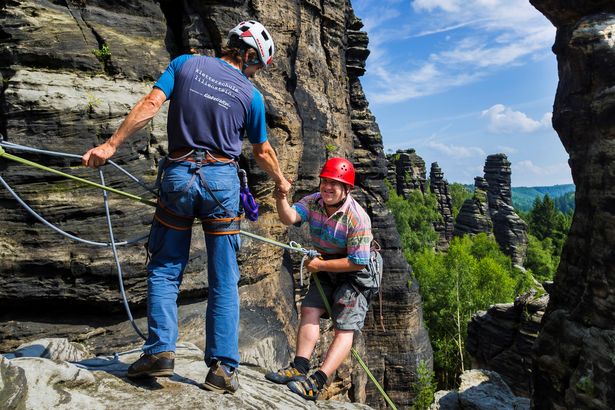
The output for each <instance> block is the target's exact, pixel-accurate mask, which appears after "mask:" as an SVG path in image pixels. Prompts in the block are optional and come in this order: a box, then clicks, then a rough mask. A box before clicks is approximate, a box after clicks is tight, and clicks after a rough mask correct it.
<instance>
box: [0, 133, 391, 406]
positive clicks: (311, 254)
mask: <svg viewBox="0 0 615 410" xmlns="http://www.w3.org/2000/svg"><path fill="white" fill-rule="evenodd" d="M4 147H6V148H11V149H15V150H21V151H26V152H35V153H39V154H44V155H51V156H61V157H67V158H75V159H77V158H79V159H80V158H81V157H80V156H78V155H74V154H68V153H62V152H56V151H47V150H41V149H36V148H32V147H26V146H23V145H18V144H14V143H10V142H7V141H4V139H3V137H2V135H1V134H0V158H2V157H4V158H7V159H10V160H12V161H15V162H18V163H21V164H23V165H28V166H31V167H34V168H38V169H41V170H44V171H47V172H51V173H53V174H56V175H60V176H63V177H66V178H68V179H72V180H74V181H78V182H81V183H83V184H86V185H90V186H93V187H96V188H99V189H101V190H102V191H103V199H104V205H105V214H106V220H107V228H108V231H109V241H110V242H109V243H103V242H95V241H88V240H85V239H82V238H78V237H76V236H74V235H71V234H69V233H68V232H65V231H63V230H62V229H60V228H58V227H57V226H55V225H53V224H51V223H50V222H49V221H47V220H45V219H44V218H43V217H42V216H40V215H38V214H37V213H36V212H35V211H34V210H33V209H32V208H31V207H29V206H28V205H27V204H26V203H25V201H23V200H22V199H21V198H20V197H19V196H18V195H17V193H15V191H14V190H13V189H11V187H10V186H9V184H8V183H7V182H6V181H5V180H4V179H3V178H2V177H1V176H0V183H2V185H3V186H4V187H5V188H6V189H7V190H8V191H9V193H11V195H12V196H13V197H14V198H15V199H16V200H17V201H18V202H19V204H20V205H22V206H23V207H24V208H25V209H26V210H27V211H28V212H29V213H31V214H32V215H33V216H34V217H35V218H36V219H38V220H39V221H41V222H42V223H43V224H45V225H46V226H48V227H50V228H51V229H53V230H55V231H56V232H58V233H61V234H62V235H64V236H66V237H68V238H70V239H73V240H76V241H79V242H82V243H86V244H89V245H94V246H105V247H111V250H112V252H113V257H114V260H115V264H116V268H117V271H118V282H119V286H120V293H121V295H122V300H123V303H124V308H125V310H126V313H127V315H128V318H129V320H130V323H131V325H132V327H133V329H134V330H135V332H136V333H137V334H138V335H139V336H140V337H141V338H142V339H144V340H145V339H146V337H145V335H144V334H143V332H141V330H140V329H139V327H138V326H137V325H136V323H135V320H134V318H133V316H132V313H131V311H130V306H129V304H128V299H127V297H126V292H125V289H124V281H123V273H122V268H121V264H120V260H119V256H118V253H117V246H119V245H129V244H133V243H136V242H138V241H140V240H142V239H144V238H146V237H147V235H145V236H144V237H142V238H138V239H134V240H132V241H123V242H118V243H116V242H115V238H114V236H113V226H112V223H111V213H110V210H109V202H108V195H107V192H113V193H115V194H118V195H121V196H124V197H126V198H129V199H132V200H133V201H137V202H140V203H143V204H146V205H150V206H154V207H155V206H156V203H155V202H153V201H150V200H147V199H143V198H141V197H139V196H137V195H133V194H130V193H128V192H124V191H121V190H119V189H115V188H112V187H109V186H106V185H105V179H104V173H103V170H102V168H100V167H99V168H98V171H99V176H100V180H101V183H100V184H98V183H96V182H92V181H89V180H87V179H84V178H79V177H76V176H74V175H70V174H67V173H65V172H62V171H58V170H56V169H53V168H50V167H47V166H44V165H42V164H38V163H36V162H33V161H29V160H27V159H25V158H21V157H19V156H16V155H12V154H9V153H7V152H6V151H5V150H4ZM107 162H108V163H110V164H111V165H112V166H114V167H115V168H117V169H118V170H120V171H121V172H122V173H124V174H125V175H127V176H128V177H129V178H130V179H132V180H133V181H135V182H136V183H138V184H139V185H141V186H142V187H144V188H145V189H147V190H148V191H149V192H152V193H153V194H156V192H155V191H154V190H153V189H151V188H149V187H148V186H147V185H146V184H145V183H143V182H142V181H141V180H139V179H138V178H136V177H135V176H133V175H131V174H130V173H129V172H128V171H126V170H124V169H123V168H122V167H120V166H119V165H117V164H116V163H114V162H112V161H107ZM239 233H240V234H242V235H245V236H248V237H250V238H253V239H256V240H259V241H262V242H265V243H269V244H271V245H274V246H278V247H280V248H284V249H287V250H289V251H293V252H299V253H301V254H303V258H302V259H301V268H300V269H301V270H300V276H301V286H303V266H304V263H305V261H306V260H307V259H308V258H315V257H318V256H320V254H319V253H318V252H317V251H315V250H310V249H306V248H304V247H302V246H301V245H300V244H298V243H297V242H294V241H291V242H290V243H289V244H288V245H286V244H284V243H281V242H278V241H275V240H273V239H270V238H265V237H262V236H259V235H256V234H253V233H250V232H246V231H244V230H241V231H240V232H239ZM312 278H313V280H314V283H315V284H316V287H317V288H318V292H319V293H320V296H321V298H322V299H323V302H324V304H325V307H326V309H327V312H328V313H329V316H331V306H330V304H329V301H328V300H327V297H326V295H325V293H324V290H323V288H322V285H321V283H320V280H319V279H318V275H317V274H316V273H312ZM351 353H352V355H353V357H354V358H355V359H356V360H357V362H358V363H359V366H361V368H362V369H363V370H364V371H365V373H366V374H367V376H368V377H369V379H370V380H371V381H372V383H374V385H375V386H376V389H377V390H378V392H379V393H380V394H381V395H382V397H383V398H384V400H385V401H386V403H387V404H388V405H389V406H390V407H391V408H392V409H394V410H397V407H396V406H395V404H394V403H393V401H392V400H391V399H390V398H389V396H388V395H387V393H386V392H385V391H384V389H383V388H382V386H381V385H380V383H379V382H378V380H376V378H375V377H374V375H373V374H372V372H371V371H370V370H369V368H368V367H367V364H366V363H365V362H364V361H363V359H362V358H361V356H360V355H359V352H357V350H356V349H355V348H354V347H351ZM114 359H117V358H114Z"/></svg>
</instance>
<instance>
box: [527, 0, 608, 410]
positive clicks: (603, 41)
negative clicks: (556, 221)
mask: <svg viewBox="0 0 615 410" xmlns="http://www.w3.org/2000/svg"><path fill="white" fill-rule="evenodd" d="M531 3H532V4H533V5H534V6H535V7H536V8H537V9H538V10H540V11H541V12H542V13H543V14H544V15H545V16H546V17H547V18H548V19H549V20H550V21H551V22H552V23H553V24H554V25H555V26H556V27H557V35H556V39H555V44H554V46H553V51H554V53H555V54H556V56H557V61H558V72H559V84H558V88H557V95H556V97H555V104H554V109H553V126H554V128H555V130H556V131H557V133H558V134H559V137H560V139H561V140H562V143H563V144H564V148H565V149H566V151H567V152H568V154H569V155H570V160H569V164H570V168H571V170H572V178H573V180H574V183H575V185H576V210H575V214H574V217H573V221H572V227H571V229H570V233H569V236H568V241H567V242H566V245H565V246H564V250H563V253H562V256H561V260H560V265H559V268H558V270H557V273H556V276H555V280H554V286H553V288H552V289H551V290H550V291H549V295H550V300H549V305H548V307H547V312H546V314H545V317H544V319H543V328H542V331H541V333H540V335H539V337H538V340H537V342H536V345H535V359H534V365H533V377H534V395H533V400H534V406H535V408H539V409H555V408H570V409H572V408H575V409H576V408H592V409H609V408H612V407H613V403H615V384H613V382H612V380H613V374H614V373H615V361H614V360H613V359H614V357H613V352H614V351H615V337H614V335H615V316H614V312H615V286H614V285H613V284H614V283H615V258H614V255H615V254H614V253H613V249H614V248H615V243H614V241H615V210H614V207H613V204H615V188H614V186H613V181H612V180H613V175H614V174H615V150H614V149H613V140H614V138H615V115H614V113H615V70H613V66H615V43H614V41H613V38H614V36H615V33H614V27H615V3H613V1H611V0H595V1H572V2H571V1H563V0H531Z"/></svg>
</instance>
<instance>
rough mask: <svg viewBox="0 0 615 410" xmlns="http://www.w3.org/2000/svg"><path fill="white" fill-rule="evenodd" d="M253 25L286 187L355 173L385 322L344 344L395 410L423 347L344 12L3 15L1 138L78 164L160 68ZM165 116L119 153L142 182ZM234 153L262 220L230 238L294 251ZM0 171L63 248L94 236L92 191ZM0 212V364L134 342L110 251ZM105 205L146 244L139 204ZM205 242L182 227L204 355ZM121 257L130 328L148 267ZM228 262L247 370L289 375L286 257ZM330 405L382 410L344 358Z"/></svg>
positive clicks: (35, 10)
mask: <svg viewBox="0 0 615 410" xmlns="http://www.w3.org/2000/svg"><path fill="white" fill-rule="evenodd" d="M248 16H250V17H254V18H256V19H258V20H260V21H261V22H263V23H264V24H265V25H266V26H267V27H268V28H269V29H270V31H271V32H272V33H273V35H274V36H275V41H276V46H277V54H276V57H275V64H274V66H273V67H272V68H271V69H269V70H267V71H265V72H263V73H260V74H259V75H258V76H257V78H256V80H255V81H256V84H257V86H258V87H259V88H260V90H261V91H262V92H263V94H264V96H265V99H266V103H267V112H268V116H267V122H268V127H269V135H270V140H271V142H272V145H273V146H274V147H275V148H276V149H277V152H278V156H279V158H280V160H281V163H282V167H283V170H284V172H285V173H286V174H287V175H288V176H289V177H290V178H292V179H293V180H295V181H297V182H296V184H295V189H296V191H295V192H296V193H295V199H296V198H298V197H299V196H300V195H303V194H305V193H306V192H310V191H313V190H314V189H316V186H317V174H318V170H319V167H320V166H321V164H322V163H323V162H324V160H325V159H326V158H327V156H329V155H340V156H348V157H349V158H351V159H352V160H353V161H354V162H355V164H356V166H357V170H358V174H359V175H360V178H359V180H358V187H357V189H356V190H355V194H356V197H357V198H358V200H359V201H360V202H361V203H362V204H364V205H365V207H366V209H367V211H368V213H369V214H370V216H371V217H372V222H373V226H374V233H375V237H376V239H377V240H378V241H379V243H380V245H381V246H382V247H383V256H384V258H385V280H384V289H383V296H384V303H383V315H384V318H385V327H386V331H377V330H375V325H374V320H373V315H372V316H370V317H369V318H368V321H367V323H366V328H365V330H364V332H363V334H362V337H360V338H359V339H358V340H357V347H358V348H359V350H360V351H361V352H362V353H363V355H364V358H365V359H366V361H367V363H368V364H369V365H370V367H371V368H372V370H373V372H374V374H375V375H376V377H377V378H378V380H379V381H380V382H381V383H382V384H383V386H384V388H385V389H386V390H387V392H388V393H389V394H390V396H391V398H392V399H393V401H395V402H396V403H397V404H399V405H402V406H403V405H408V404H409V403H410V402H411V397H410V394H409V389H408V386H409V385H410V384H411V383H412V382H413V381H414V377H415V374H416V363H418V362H419V360H426V361H427V362H428V363H430V362H431V347H430V345H429V339H428V336H427V333H426V331H425V329H424V327H423V324H422V311H421V304H420V296H419V294H418V287H417V284H416V283H415V282H414V281H413V280H412V278H411V275H410V268H409V266H408V265H407V263H406V262H405V260H404V258H403V256H402V253H401V251H400V241H399V237H398V234H397V232H396V230H395V228H394V222H393V218H392V216H391V215H390V213H389V212H388V211H387V209H386V207H385V205H384V201H385V198H386V195H387V193H386V189H385V187H384V184H383V180H384V177H385V175H386V161H385V159H384V154H383V150H382V139H381V136H380V132H379V130H378V126H377V124H376V123H375V120H374V118H373V116H372V115H371V113H370V111H369V108H368V103H367V100H366V99H365V96H364V94H363V91H362V87H361V84H360V81H359V76H360V75H362V74H363V72H364V69H365V68H364V66H365V59H366V58H367V55H368V54H369V51H368V50H367V48H366V46H367V35H366V34H365V33H364V32H362V31H361V27H362V23H361V21H360V20H359V19H358V18H357V17H355V16H354V13H353V11H352V8H351V5H350V3H349V2H348V1H342V0H325V1H306V2H299V3H297V2H291V1H276V2H273V1H270V0H257V1H251V2H236V1H235V2H228V1H208V2H201V1H196V0H185V1H183V2H180V3H177V2H172V1H170V0H161V1H159V2H155V1H153V0H145V1H136V0H129V1H125V2H115V1H110V0H88V1H82V0H66V1H47V0H29V1H10V2H5V3H2V5H0V27H1V29H0V39H1V40H2V43H1V48H0V56H1V57H0V72H1V74H2V92H1V94H0V107H1V109H0V132H1V133H2V134H3V135H5V136H6V138H7V140H9V141H11V142H13V143H19V144H25V145H33V146H37V147H41V148H45V149H53V150H57V151H64V152H71V153H75V154H81V153H83V152H85V151H86V150H87V149H88V148H90V147H91V146H93V145H94V144H99V143H101V142H102V141H104V140H105V139H106V138H108V137H109V136H110V135H111V134H112V132H113V131H114V129H115V127H117V125H118V124H119V122H120V121H121V119H122V118H123V116H124V115H125V114H126V113H127V112H128V110H129V109H130V107H131V106H132V105H133V104H134V103H135V102H136V101H137V100H138V98H139V97H140V96H141V95H143V94H144V93H146V92H147V91H148V90H149V89H151V86H152V81H153V80H155V79H156V78H157V77H158V75H159V74H160V73H161V71H162V70H163V69H164V68H165V66H166V64H167V63H168V61H169V59H170V58H172V57H175V56H177V55H179V54H182V53H186V52H188V51H190V50H196V51H197V52H200V53H206V54H214V53H215V52H216V51H217V50H219V48H220V46H221V42H222V39H224V38H225V36H226V32H227V30H228V29H229V28H231V27H232V26H233V25H234V24H236V22H237V21H240V20H242V19H244V18H246V17H248ZM165 117H166V114H165V113H164V112H162V113H161V114H159V115H158V116H157V117H156V118H155V120H154V121H153V122H152V123H151V124H150V125H149V126H148V127H147V128H145V129H144V130H142V131H141V132H139V133H138V134H137V135H135V136H134V137H133V138H132V139H131V140H130V141H129V142H128V143H126V144H125V145H124V146H123V147H122V148H121V149H120V151H119V152H118V154H117V155H116V157H115V160H116V162H118V163H119V164H120V165H123V166H125V167H126V168H127V169H128V170H129V171H130V172H132V173H134V174H135V175H138V176H140V177H142V178H144V179H145V180H146V182H149V183H151V182H152V181H153V179H154V177H155V171H154V170H155V166H156V163H157V160H158V159H159V158H160V157H161V156H163V155H164V154H165V153H166V142H165V119H166V118H165ZM244 149H245V151H244V156H243V158H242V161H241V163H242V166H243V167H244V168H246V169H247V170H248V172H249V174H250V184H251V189H252V192H253V193H254V194H255V195H256V197H257V201H259V202H260V204H261V210H262V214H261V218H260V219H259V221H258V223H246V224H244V226H243V228H244V229H245V230H247V231H251V232H254V233H257V234H260V235H263V236H267V237H273V238H275V239H277V240H280V241H282V242H287V241H288V240H289V239H297V238H304V237H303V236H302V233H301V232H295V231H293V230H291V231H290V233H289V231H287V230H286V229H285V228H284V227H283V226H282V225H281V224H279V223H278V222H277V219H276V217H275V214H274V211H273V201H272V199H271V196H270V193H271V190H272V183H271V182H270V181H269V180H268V179H267V177H266V175H265V174H264V173H263V172H262V171H260V170H259V169H258V168H256V167H255V164H254V162H253V160H252V159H251V155H250V153H249V147H247V146H246V147H244ZM24 156H26V157H28V158H30V159H32V160H35V161H41V162H44V163H46V164H47V165H51V166H54V167H58V168H60V169H63V170H66V171H69V172H71V173H73V174H75V175H78V176H81V177H85V178H89V179H93V180H96V179H97V177H98V175H97V174H96V173H95V172H92V171H90V170H87V169H84V168H82V167H80V166H79V161H78V160H76V161H73V160H66V159H58V158H48V157H43V156H40V155H38V154H24ZM0 167H1V169H0V171H1V172H2V176H3V177H4V178H5V179H6V180H7V181H8V182H9V183H10V184H11V185H12V186H13V187H14V188H15V190H16V191H17V192H18V193H19V194H21V195H22V196H23V197H24V198H25V199H26V200H27V201H28V203H29V204H30V205H31V206H32V207H34V208H35V209H37V210H38V211H39V212H41V213H42V214H43V215H44V216H45V217H46V218H48V219H49V220H50V221H51V222H53V223H55V224H58V225H59V226H61V227H62V228H63V229H64V230H66V231H68V232H71V233H73V234H75V235H78V236H82V237H85V238H88V239H93V240H98V241H103V242H104V241H107V236H106V232H105V228H104V227H105V222H104V210H103V207H102V199H101V194H100V192H98V191H97V190H95V189H89V188H83V187H81V186H79V185H77V184H75V183H72V182H67V181H65V180H60V179H58V178H56V177H52V176H49V175H48V174H45V173H42V172H40V171H36V170H33V169H29V168H25V167H23V166H20V165H16V164H13V163H10V164H9V163H6V161H1V162H0ZM105 172H106V174H107V175H106V182H107V184H109V185H112V186H114V187H116V188H119V189H123V190H129V191H131V192H134V193H136V194H138V195H146V192H145V191H144V190H142V189H141V188H139V187H138V186H135V185H134V184H132V183H129V182H128V181H127V178H126V177H125V176H123V175H122V174H119V173H117V172H113V171H112V170H105ZM0 203H1V204H2V209H3V211H2V213H0V280H1V281H2V282H3V286H2V287H1V288H0V305H1V310H0V311H1V312H2V313H1V316H0V351H7V350H10V349H13V348H15V347H16V346H17V345H19V344H20V343H21V342H22V341H24V340H30V339H32V338H35V337H40V336H41V335H44V336H63V337H67V338H69V339H79V340H86V341H87V343H89V344H90V346H91V347H92V349H94V350H95V351H97V352H104V351H105V350H106V351H107V353H108V352H110V351H113V350H115V349H120V348H121V347H122V346H129V345H132V346H135V345H138V343H139V340H138V338H136V337H135V336H134V335H132V334H131V333H130V329H129V327H128V326H127V325H126V323H125V316H124V313H123V312H122V311H121V303H120V297H119V293H118V286H117V280H116V272H115V267H114V264H113V261H112V258H111V255H110V252H109V250H108V249H104V248H90V247H84V246H83V245H80V244H76V243H73V242H70V241H68V240H66V239H63V238H61V237H59V236H56V234H55V233H53V232H52V231H50V230H48V229H47V228H45V227H43V226H41V225H40V224H39V223H38V222H37V221H36V220H34V218H32V217H31V216H29V215H27V214H26V213H24V212H23V210H22V209H21V208H20V207H18V206H17V205H16V203H15V202H14V201H13V199H12V198H11V197H10V196H9V195H8V194H7V192H6V191H5V190H4V189H2V190H0ZM111 209H112V218H113V222H114V226H115V229H114V233H115V236H116V237H117V238H118V239H127V238H131V237H134V236H138V235H140V234H144V233H147V230H148V224H149V222H150V221H151V217H152V210H151V209H149V208H148V207H147V206H143V205H140V204H136V203H132V202H130V201H126V200H125V199H122V198H119V197H117V196H113V195H111ZM203 247H204V245H203V240H202V235H201V232H200V228H198V229H195V230H194V235H193V249H192V258H191V261H190V263H189V265H188V268H187V270H186V273H185V275H184V282H183V285H182V292H181V310H182V312H183V313H182V315H183V316H182V318H183V322H182V324H183V326H182V328H181V338H182V339H183V340H185V341H188V342H194V343H195V344H197V345H201V344H202V334H201V332H202V330H201V329H202V322H201V321H200V320H202V319H200V320H199V314H200V312H201V311H202V310H201V309H202V307H203V306H202V304H200V301H201V300H202V299H203V298H205V297H206V295H207V281H206V275H205V272H206V265H205V263H206V262H205V258H204V249H203ZM120 259H121V261H122V264H123V267H124V273H125V278H124V280H125V287H126V290H127V293H128V295H129V300H130V303H131V305H132V306H133V308H134V309H135V315H136V316H137V317H138V322H139V321H140V323H141V326H142V317H143V315H144V313H145V312H144V309H143V306H144V299H145V289H146V286H145V280H144V278H145V270H144V268H143V263H144V259H145V254H144V251H143V249H142V247H140V246H131V247H124V248H122V249H120ZM240 263H241V271H242V280H241V283H240V286H241V288H240V292H241V298H242V336H241V338H242V361H244V363H247V364H256V365H259V366H262V367H275V366H278V365H279V364H285V363H284V362H286V361H287V360H288V359H289V352H290V351H291V350H292V348H291V347H290V346H292V345H293V344H294V328H295V325H296V317H297V311H296V305H295V292H294V285H293V279H294V278H293V272H296V271H297V266H298V260H297V258H296V257H295V256H294V255H288V254H286V253H284V252H283V251H282V250H281V249H280V248H276V247H271V246H267V245H263V244H262V243H260V242H256V241H255V240H253V239H249V238H243V249H242V252H241V255H240ZM36 333H38V334H36ZM41 333H42V334H41ZM243 352H245V353H243ZM319 354H321V352H320V353H319ZM319 357H320V356H318V357H316V358H315V361H317V360H319ZM329 395H339V396H340V397H349V398H351V399H353V400H357V401H367V402H368V403H370V404H371V405H374V406H382V405H383V403H384V402H383V401H382V400H381V399H380V398H379V397H378V395H377V393H376V391H375V389H373V388H372V386H371V385H369V384H368V382H367V381H366V378H365V377H364V376H363V375H362V374H361V373H360V372H359V370H358V369H357V367H356V366H355V365H353V364H351V362H350V361H348V363H347V364H346V365H345V367H343V368H342V369H341V371H340V372H339V374H338V377H337V378H336V380H335V381H334V383H333V388H332V392H331V393H330V394H329Z"/></svg>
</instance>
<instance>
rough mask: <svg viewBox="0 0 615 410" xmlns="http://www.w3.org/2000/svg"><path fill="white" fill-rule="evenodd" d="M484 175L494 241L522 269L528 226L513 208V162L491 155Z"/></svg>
mask: <svg viewBox="0 0 615 410" xmlns="http://www.w3.org/2000/svg"><path fill="white" fill-rule="evenodd" d="M484 172H485V181H487V199H488V201H489V212H490V213H491V219H492V221H493V233H494V235H495V240H496V241H497V243H498V244H499V245H500V249H502V251H503V252H504V253H505V254H506V255H508V256H510V258H511V259H512V262H513V264H514V265H517V266H523V262H524V261H525V253H526V250H527V224H526V223H525V221H524V220H523V219H521V218H520V217H519V215H517V214H516V213H515V210H514V209H513V207H512V189H511V184H510V175H511V173H512V172H511V169H510V161H508V158H507V157H506V155H505V154H494V155H489V156H488V157H487V160H486V161H485V167H484Z"/></svg>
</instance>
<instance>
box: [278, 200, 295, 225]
mask: <svg viewBox="0 0 615 410" xmlns="http://www.w3.org/2000/svg"><path fill="white" fill-rule="evenodd" d="M275 206H276V209H277V211H278V216H279V217H280V221H282V223H283V224H284V225H292V224H294V223H297V222H299V220H300V218H299V215H298V214H297V211H296V210H295V209H293V207H291V206H290V205H289V204H288V201H287V200H286V195H280V196H279V197H278V198H276V201H275Z"/></svg>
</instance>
